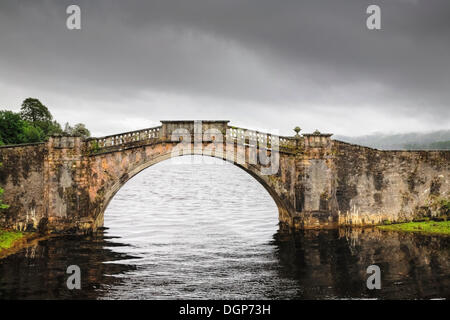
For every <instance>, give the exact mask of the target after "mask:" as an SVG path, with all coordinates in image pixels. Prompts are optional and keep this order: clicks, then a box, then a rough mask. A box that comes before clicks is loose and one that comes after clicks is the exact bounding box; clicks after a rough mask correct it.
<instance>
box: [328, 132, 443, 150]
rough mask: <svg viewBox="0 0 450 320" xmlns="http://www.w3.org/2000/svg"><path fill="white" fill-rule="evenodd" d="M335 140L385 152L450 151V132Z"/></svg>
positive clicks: (342, 137)
mask: <svg viewBox="0 0 450 320" xmlns="http://www.w3.org/2000/svg"><path fill="white" fill-rule="evenodd" d="M333 139H335V140H341V141H345V142H349V143H354V144H359V145H363V146H367V147H372V148H376V149H385V150H395V149H400V150H403V149H413V150H419V149H423V150H430V149H443V150H450V130H439V131H433V132H428V133H420V132H411V133H403V134H385V133H374V134H370V135H364V136H358V137H349V136H342V135H335V136H333Z"/></svg>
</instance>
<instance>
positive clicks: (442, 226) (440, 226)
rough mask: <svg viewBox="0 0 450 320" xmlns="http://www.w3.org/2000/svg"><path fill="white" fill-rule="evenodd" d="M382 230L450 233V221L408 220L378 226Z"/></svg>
mask: <svg viewBox="0 0 450 320" xmlns="http://www.w3.org/2000/svg"><path fill="white" fill-rule="evenodd" d="M378 228H379V229H381V230H390V231H403V232H419V233H426V234H442V235H450V221H421V222H406V223H397V224H390V225H383V226H378Z"/></svg>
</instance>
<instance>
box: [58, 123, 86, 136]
mask: <svg viewBox="0 0 450 320" xmlns="http://www.w3.org/2000/svg"><path fill="white" fill-rule="evenodd" d="M64 133H65V134H66V135H69V136H77V137H83V138H88V137H90V136H91V132H90V131H89V130H88V129H87V128H86V125H85V124H83V123H77V124H76V125H75V126H73V127H71V126H70V125H69V123H68V122H66V124H65V125H64Z"/></svg>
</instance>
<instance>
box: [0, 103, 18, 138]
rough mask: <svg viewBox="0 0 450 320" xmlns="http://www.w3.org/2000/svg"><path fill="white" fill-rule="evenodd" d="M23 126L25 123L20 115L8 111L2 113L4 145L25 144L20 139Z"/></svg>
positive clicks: (0, 114) (0, 134) (1, 128)
mask: <svg viewBox="0 0 450 320" xmlns="http://www.w3.org/2000/svg"><path fill="white" fill-rule="evenodd" d="M23 126H24V121H23V120H22V119H21V117H20V114H18V113H15V112H12V111H8V110H4V111H0V141H1V142H3V144H17V143H23V142H24V141H22V140H21V138H20V137H19V136H20V134H21V133H22V132H23Z"/></svg>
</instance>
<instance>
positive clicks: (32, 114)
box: [20, 98, 53, 123]
mask: <svg viewBox="0 0 450 320" xmlns="http://www.w3.org/2000/svg"><path fill="white" fill-rule="evenodd" d="M20 115H21V116H22V119H23V120H26V121H30V122H33V123H35V122H38V121H42V122H47V121H52V119H53V117H52V114H51V113H50V111H48V109H47V107H46V106H44V105H43V104H42V103H41V102H40V101H39V100H38V99H34V98H27V99H25V100H24V101H23V103H22V108H20Z"/></svg>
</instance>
